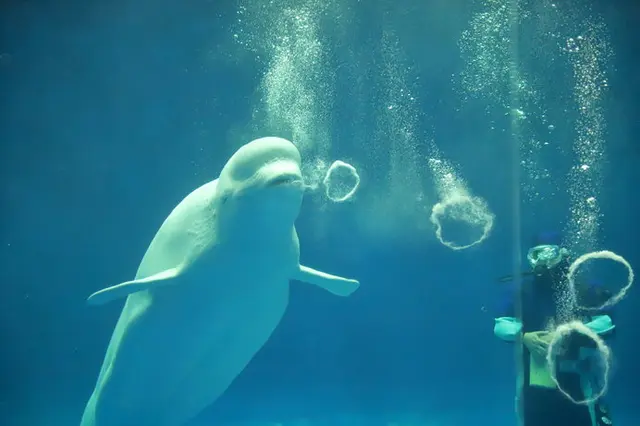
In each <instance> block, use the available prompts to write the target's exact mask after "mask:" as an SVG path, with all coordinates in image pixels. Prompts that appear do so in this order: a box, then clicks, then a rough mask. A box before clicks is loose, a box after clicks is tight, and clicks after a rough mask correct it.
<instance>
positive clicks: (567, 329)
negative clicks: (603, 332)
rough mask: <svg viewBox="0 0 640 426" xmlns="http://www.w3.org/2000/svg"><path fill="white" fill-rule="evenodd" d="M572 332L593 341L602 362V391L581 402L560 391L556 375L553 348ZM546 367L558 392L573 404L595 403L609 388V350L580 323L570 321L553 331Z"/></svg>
mask: <svg viewBox="0 0 640 426" xmlns="http://www.w3.org/2000/svg"><path fill="white" fill-rule="evenodd" d="M572 331H576V332H578V333H581V334H583V335H585V336H587V337H588V338H590V339H591V340H593V341H594V342H595V344H596V350H597V351H598V353H599V354H600V356H602V358H603V360H604V372H603V373H602V374H603V378H604V380H603V383H604V385H603V386H602V389H600V392H598V393H597V394H594V395H593V396H592V397H591V398H585V399H583V400H576V399H574V398H573V397H572V396H571V395H570V394H569V393H568V392H566V391H565V390H564V389H562V387H561V386H560V383H559V382H558V377H557V375H556V360H555V356H554V346H556V345H557V344H558V343H559V342H560V341H561V340H562V339H563V338H565V337H567V336H568V335H569V334H570V333H571V332H572ZM547 365H548V366H549V372H550V373H551V380H553V383H554V384H555V385H556V387H557V388H558V390H559V391H560V392H562V394H563V395H564V396H566V397H567V398H568V399H569V400H570V401H571V402H573V403H574V404H578V405H589V404H592V403H594V402H596V401H597V400H599V399H600V398H602V397H603V396H604V395H605V394H606V393H607V390H608V388H609V370H610V368H611V350H610V349H609V347H608V346H607V344H606V343H605V342H604V340H602V338H601V337H600V336H598V335H597V334H596V333H595V332H594V331H593V330H591V329H590V328H589V327H587V326H586V325H584V324H583V323H582V322H580V321H571V322H569V323H566V324H561V325H559V326H558V327H557V328H556V329H555V332H554V333H553V339H551V343H549V347H548V348H547Z"/></svg>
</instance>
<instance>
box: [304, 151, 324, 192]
mask: <svg viewBox="0 0 640 426" xmlns="http://www.w3.org/2000/svg"><path fill="white" fill-rule="evenodd" d="M326 171H327V163H326V162H325V161H324V160H323V159H322V158H319V157H316V158H315V159H313V160H312V161H304V162H303V163H302V176H304V184H305V188H306V189H307V190H309V191H316V190H317V189H318V188H319V187H320V184H321V182H322V179H323V178H324V176H325V174H326Z"/></svg>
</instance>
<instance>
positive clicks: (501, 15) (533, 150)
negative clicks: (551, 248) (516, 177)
mask: <svg viewBox="0 0 640 426" xmlns="http://www.w3.org/2000/svg"><path fill="white" fill-rule="evenodd" d="M481 3H482V6H483V7H482V11H481V12H478V13H476V14H475V15H474V16H473V17H472V19H471V21H470V24H469V27H468V28H467V29H466V30H465V31H464V32H463V34H462V37H461V39H460V41H459V47H460V52H461V56H462V59H463V61H464V63H465V65H464V67H463V70H462V72H461V74H460V76H459V77H460V79H459V86H460V87H461V89H462V95H463V98H464V100H465V101H466V100H468V99H470V98H473V99H477V98H482V99H485V102H487V105H490V108H488V113H490V112H491V110H492V109H493V108H494V106H495V105H496V104H497V105H499V106H500V108H502V109H503V110H504V115H505V116H509V117H510V118H511V121H512V122H515V124H516V127H515V129H517V131H514V127H513V126H511V131H512V132H513V133H514V134H512V135H511V137H512V138H514V139H515V140H516V142H517V143H518V144H519V146H520V151H521V152H522V160H521V162H520V167H521V169H522V173H521V177H522V178H521V186H522V190H523V192H524V195H525V197H526V198H527V200H528V201H529V202H536V203H538V202H542V201H543V199H544V198H545V196H546V195H547V194H545V191H544V190H543V189H546V188H549V187H552V188H555V187H556V185H553V183H552V182H551V178H552V175H551V172H550V169H549V168H546V167H544V163H543V162H542V161H541V159H542V158H541V157H542V156H543V155H545V154H547V153H548V151H551V150H550V149H549V147H548V145H549V142H548V139H549V138H550V136H549V135H538V134H537V128H538V127H539V125H540V124H544V125H545V126H547V129H549V131H551V130H553V125H552V124H549V123H547V122H546V117H545V111H544V109H543V108H542V107H541V94H540V91H539V90H537V88H536V86H535V84H534V83H535V82H536V80H535V79H534V76H532V75H529V74H527V73H526V72H525V70H524V69H523V68H522V67H519V66H518V59H519V58H518V57H514V53H516V52H517V51H518V50H519V46H516V47H517V49H514V46H513V44H514V43H517V42H518V40H514V39H513V38H512V34H513V32H514V29H515V27H516V26H517V27H522V26H523V25H524V24H525V23H527V22H529V21H530V20H531V19H530V18H531V13H530V11H528V10H527V8H526V7H525V6H526V4H525V3H526V2H515V3H514V2H513V1H512V0H484V1H482V2H481ZM521 3H522V4H521ZM514 7H516V9H517V10H516V16H515V18H516V19H514V14H513V8H514ZM529 23H530V22H529ZM496 127H497V126H496V124H495V123H493V124H492V125H491V129H492V130H496ZM506 130H507V129H506V128H502V131H503V132H504V131H506ZM554 148H555V147H554Z"/></svg>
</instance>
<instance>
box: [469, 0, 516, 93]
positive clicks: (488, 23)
mask: <svg viewBox="0 0 640 426" xmlns="http://www.w3.org/2000/svg"><path fill="white" fill-rule="evenodd" d="M483 6H484V9H485V10H484V11H483V12H479V13H477V14H475V15H474V16H473V17H472V19H471V21H470V24H469V28H468V29H466V30H465V31H464V32H463V33H462V37H461V39H460V42H459V47H460V51H461V54H462V57H463V58H464V59H465V66H464V68H463V71H462V73H461V75H460V83H461V84H462V88H463V90H464V91H465V93H466V94H467V95H469V96H472V97H475V96H478V95H481V96H487V95H488V96H490V97H491V98H492V99H494V100H498V101H500V100H501V101H503V104H504V105H506V104H507V102H506V100H507V98H506V95H508V90H509V78H510V68H509V67H510V63H511V47H510V37H511V34H510V32H511V25H510V13H509V1H507V0H485V1H484V2H483Z"/></svg>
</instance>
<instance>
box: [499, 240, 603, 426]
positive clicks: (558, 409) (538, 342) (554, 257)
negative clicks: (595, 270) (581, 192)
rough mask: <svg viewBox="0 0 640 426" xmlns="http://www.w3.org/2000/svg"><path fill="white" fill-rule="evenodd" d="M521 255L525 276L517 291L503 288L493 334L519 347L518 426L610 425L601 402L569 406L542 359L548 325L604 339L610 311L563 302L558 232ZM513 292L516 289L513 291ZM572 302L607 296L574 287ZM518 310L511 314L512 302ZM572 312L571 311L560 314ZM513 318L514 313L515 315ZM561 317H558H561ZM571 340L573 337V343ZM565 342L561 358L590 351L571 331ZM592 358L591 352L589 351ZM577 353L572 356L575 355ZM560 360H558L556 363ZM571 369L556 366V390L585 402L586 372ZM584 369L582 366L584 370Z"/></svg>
mask: <svg viewBox="0 0 640 426" xmlns="http://www.w3.org/2000/svg"><path fill="white" fill-rule="evenodd" d="M533 240H534V241H533V244H532V245H531V248H530V249H529V251H528V253H527V260H528V263H529V265H530V266H531V271H529V272H525V273H523V274H522V280H521V284H520V285H519V286H516V285H513V284H511V285H509V287H510V288H508V290H509V293H510V294H509V295H508V297H507V300H505V301H506V302H507V303H506V304H505V306H503V307H502V308H503V309H502V311H503V312H501V314H502V316H499V317H498V318H496V319H495V325H494V334H495V336H496V337H498V338H499V339H501V340H503V341H507V342H517V343H521V344H522V351H521V352H519V353H521V354H522V366H523V368H522V369H521V370H522V371H521V372H520V374H519V377H518V384H517V396H516V411H517V414H518V418H519V421H520V424H521V425H523V426H605V425H607V426H609V425H612V424H613V423H612V421H611V419H610V416H609V413H608V409H607V407H606V406H605V404H604V402H603V401H602V399H601V398H600V399H598V400H597V401H596V402H595V403H592V404H575V403H573V402H572V401H571V400H570V399H569V398H568V397H567V396H566V395H564V394H563V393H562V392H561V391H560V390H559V389H558V387H557V385H556V383H555V382H554V381H553V379H552V377H551V372H550V371H549V365H548V363H547V360H546V355H547V350H548V346H549V344H550V343H551V340H552V339H553V332H550V331H548V327H549V325H550V324H555V325H556V326H557V325H560V323H561V322H566V321H567V320H569V319H571V320H580V321H581V322H582V323H583V324H584V325H585V326H586V327H588V328H589V329H591V330H592V331H593V332H595V333H596V334H598V335H599V336H601V337H603V338H605V339H608V338H610V337H611V336H612V334H613V331H614V328H615V326H614V325H613V322H612V319H611V316H610V315H611V313H610V311H606V312H603V311H601V312H594V311H591V310H590V311H589V312H585V311H582V310H578V309H575V308H571V307H570V306H571V305H570V304H569V303H566V300H564V299H563V298H566V294H567V292H566V287H565V288H563V285H565V286H566V283H565V278H566V274H567V271H568V269H569V266H570V264H571V262H570V260H569V252H568V250H566V249H565V248H562V247H561V245H560V244H561V238H560V235H559V234H558V233H553V232H552V233H542V234H540V235H536V236H535V237H534V239H533ZM500 281H501V282H508V281H513V277H512V276H511V277H503V278H501V279H500ZM516 287H518V288H516ZM576 293H577V294H576V297H577V300H579V301H580V303H581V305H582V306H600V305H602V304H603V303H604V302H605V301H606V300H608V299H609V298H610V297H611V294H610V293H609V292H608V291H606V290H604V289H603V287H602V286H601V285H597V283H584V284H583V283H578V282H576ZM518 302H520V304H521V310H520V312H517V307H520V305H518V304H517V303H518ZM567 309H572V311H571V312H563V310H567ZM516 313H519V314H520V315H519V316H518V315H517V314H516ZM563 314H564V315H563ZM576 337H577V338H576ZM566 339H567V342H566V343H567V344H566V345H565V344H563V347H565V346H567V348H569V350H568V351H565V353H564V354H563V356H577V357H579V354H580V353H581V348H585V349H586V348H587V347H589V346H590V347H591V348H592V351H593V350H595V344H594V342H593V340H592V339H590V338H588V337H586V336H585V335H584V334H582V333H579V332H575V333H572V335H570V336H569V337H567V338H566ZM592 353H593V352H592ZM576 354H578V355H576ZM559 361H563V360H559ZM574 361H576V363H574V365H582V366H583V368H581V369H580V370H575V369H574V370H570V371H565V370H564V369H561V368H559V367H558V365H561V364H564V363H563V362H558V363H556V371H555V373H556V379H557V380H558V383H560V385H561V387H562V389H563V390H564V391H565V392H567V393H568V394H569V395H571V396H572V398H574V399H575V400H577V401H580V400H585V399H587V398H588V397H589V396H590V395H591V392H592V388H590V387H589V386H588V385H585V382H586V380H583V378H584V377H586V376H585V375H586V374H588V373H589V371H585V368H584V365H585V363H582V362H580V360H579V359H576V360H574ZM588 369H589V368H588V367H587V370H588Z"/></svg>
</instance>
